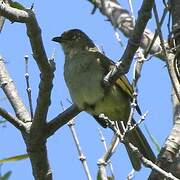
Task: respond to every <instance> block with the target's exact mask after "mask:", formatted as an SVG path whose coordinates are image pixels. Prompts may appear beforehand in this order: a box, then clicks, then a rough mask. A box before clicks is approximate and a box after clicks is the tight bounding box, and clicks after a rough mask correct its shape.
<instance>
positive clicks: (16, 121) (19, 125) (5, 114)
mask: <svg viewBox="0 0 180 180" xmlns="http://www.w3.org/2000/svg"><path fill="white" fill-rule="evenodd" d="M0 116H2V117H3V118H4V119H6V120H7V121H9V122H10V123H11V124H13V125H14V126H15V127H16V128H17V129H19V130H21V131H22V132H25V130H26V128H25V124H24V123H23V122H22V121H20V120H19V119H18V118H17V117H15V116H13V115H11V114H10V113H8V112H7V111H6V110H5V109H3V108H1V107H0Z"/></svg>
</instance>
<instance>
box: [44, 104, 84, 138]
mask: <svg viewBox="0 0 180 180" xmlns="http://www.w3.org/2000/svg"><path fill="white" fill-rule="evenodd" d="M80 112H81V111H80V110H79V109H78V107H77V106H76V105H74V104H73V105H72V106H70V107H69V108H68V109H66V110H65V111H64V112H62V113H60V114H59V115H57V116H56V117H55V118H54V119H52V120H51V121H50V122H49V123H48V124H47V127H46V130H45V133H46V136H47V137H49V136H51V135H53V134H54V133H55V132H56V131H57V130H58V129H59V128H60V127H62V126H63V125H65V124H66V123H68V122H69V121H70V120H71V119H72V118H73V117H75V116H76V115H78V114H79V113H80Z"/></svg>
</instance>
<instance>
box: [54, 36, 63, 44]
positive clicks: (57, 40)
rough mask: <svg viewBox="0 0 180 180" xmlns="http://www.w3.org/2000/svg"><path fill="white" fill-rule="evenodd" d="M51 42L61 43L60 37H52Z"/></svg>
mask: <svg viewBox="0 0 180 180" xmlns="http://www.w3.org/2000/svg"><path fill="white" fill-rule="evenodd" d="M52 41H54V42H59V43H61V42H62V38H61V37H54V38H53V39H52Z"/></svg>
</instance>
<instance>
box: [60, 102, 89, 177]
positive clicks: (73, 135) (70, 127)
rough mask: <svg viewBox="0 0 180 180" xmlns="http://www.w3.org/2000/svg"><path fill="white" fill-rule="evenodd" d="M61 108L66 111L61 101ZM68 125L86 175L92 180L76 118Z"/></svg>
mask: <svg viewBox="0 0 180 180" xmlns="http://www.w3.org/2000/svg"><path fill="white" fill-rule="evenodd" d="M61 108H62V110H63V111H64V110H65V109H64V105H63V103H62V102H61ZM67 125H68V126H69V129H70V131H71V134H72V137H73V140H74V142H75V145H76V148H77V151H78V155H79V160H80V161H81V163H82V165H83V168H84V171H85V174H86V177H87V179H88V180H92V177H91V174H90V171H89V167H88V165H87V161H86V156H85V155H84V153H83V151H82V148H81V146H80V142H79V139H78V136H77V133H76V129H75V119H71V120H70V121H69V122H68V123H67Z"/></svg>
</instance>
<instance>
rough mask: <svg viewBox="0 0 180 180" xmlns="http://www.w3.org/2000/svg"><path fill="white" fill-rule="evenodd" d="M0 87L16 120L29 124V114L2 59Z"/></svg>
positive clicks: (0, 58)
mask: <svg viewBox="0 0 180 180" xmlns="http://www.w3.org/2000/svg"><path fill="white" fill-rule="evenodd" d="M0 86H1V88H2V89H3V91H4V93H5V94H6V96H7V98H8V100H9V102H10V103H11V105H12V107H13V109H14V112H15V114H16V116H17V117H18V119H19V120H21V121H23V122H30V121H31V117H30V114H29V112H28V110H27V109H26V107H25V106H24V104H23V101H22V99H21V98H20V96H19V94H18V91H17V89H16V87H15V84H14V83H13V80H12V79H11V77H10V75H9V74H8V72H7V70H6V67H5V64H4V61H3V58H2V57H0Z"/></svg>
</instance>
